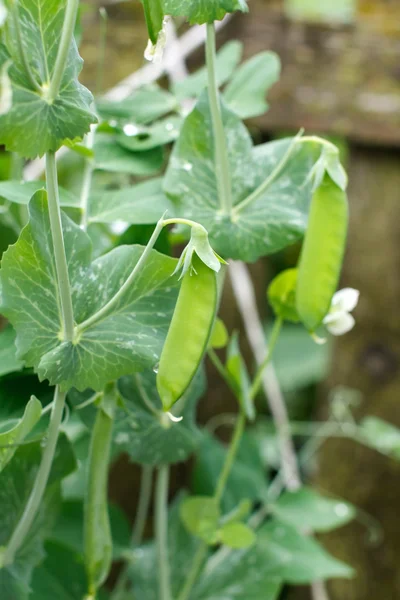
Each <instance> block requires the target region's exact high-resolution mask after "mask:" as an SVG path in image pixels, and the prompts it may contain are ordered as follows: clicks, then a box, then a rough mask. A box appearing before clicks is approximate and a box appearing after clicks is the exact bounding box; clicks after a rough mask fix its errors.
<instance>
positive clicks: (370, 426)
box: [359, 417, 400, 460]
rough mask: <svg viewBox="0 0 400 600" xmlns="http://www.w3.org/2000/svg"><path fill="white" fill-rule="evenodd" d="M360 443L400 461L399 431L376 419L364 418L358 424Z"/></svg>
mask: <svg viewBox="0 0 400 600" xmlns="http://www.w3.org/2000/svg"><path fill="white" fill-rule="evenodd" d="M359 432H360V434H361V437H360V441H362V442H363V443H364V444H366V445H367V446H369V447H370V448H374V449H375V450H378V452H381V453H382V454H386V455H387V456H391V457H392V458H396V459H397V460H400V429H399V428H398V427H395V426H394V425H392V424H391V423H387V422H386V421H383V419H378V418H377V417H365V418H364V419H363V420H362V421H361V423H360V429H359Z"/></svg>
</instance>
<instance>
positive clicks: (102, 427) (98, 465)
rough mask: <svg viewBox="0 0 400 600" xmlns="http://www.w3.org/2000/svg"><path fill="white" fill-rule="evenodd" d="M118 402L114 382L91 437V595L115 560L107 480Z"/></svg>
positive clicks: (87, 560) (88, 508)
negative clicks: (115, 411) (113, 559)
mask: <svg viewBox="0 0 400 600" xmlns="http://www.w3.org/2000/svg"><path fill="white" fill-rule="evenodd" d="M115 402H116V390H115V386H114V385H113V384H112V385H110V386H107V388H106V390H105V392H104V395H103V399H102V402H101V405H100V407H99V408H98V411H97V416H96V421H95V424H94V427H93V431H92V435H91V440H90V449H89V465H88V478H87V488H86V497H85V520H84V523H85V567H86V573H87V577H88V584H89V594H90V597H91V598H95V595H96V591H97V590H98V588H99V587H100V586H101V585H102V584H103V583H104V581H105V580H106V578H107V575H108V573H109V571H110V567H111V562H112V535H111V528H110V520H109V516H108V508H107V487H108V485H107V484H108V466H109V462H110V450H111V440H112V428H113V413H114V407H115Z"/></svg>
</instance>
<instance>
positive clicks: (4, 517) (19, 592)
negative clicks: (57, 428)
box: [0, 440, 70, 600]
mask: <svg viewBox="0 0 400 600" xmlns="http://www.w3.org/2000/svg"><path fill="white" fill-rule="evenodd" d="M64 441H65V440H64ZM64 441H62V444H64ZM40 459H41V447H40V444H39V443H34V444H28V445H26V446H22V447H20V448H19V449H18V450H17V452H16V453H15V455H14V458H13V460H12V461H11V462H10V463H9V464H8V465H7V466H6V468H5V469H4V470H3V471H2V472H1V473H0V504H1V506H2V507H7V510H3V511H2V512H1V513H0V548H1V547H4V546H5V545H6V544H7V542H8V540H9V538H10V536H11V534H12V532H13V531H14V529H15V526H16V524H17V523H18V521H19V519H20V516H21V514H22V511H23V509H24V508H25V506H26V502H27V500H28V498H29V495H30V492H31V489H32V486H33V484H34V481H35V478H36V474H37V469H38V466H39V462H40ZM56 462H57V464H56V466H55V468H54V469H52V473H51V477H50V481H49V486H48V488H47V491H46V493H45V496H44V498H43V500H42V502H41V504H40V509H39V512H38V514H37V516H36V518H35V521H34V523H33V525H32V527H31V529H30V531H29V535H27V536H26V538H25V540H24V542H23V544H22V546H21V547H20V549H19V550H18V552H17V555H16V557H15V561H14V563H13V564H12V565H10V566H7V567H4V568H1V566H0V592H1V598H2V599H3V598H4V599H6V598H7V599H10V600H25V599H26V598H27V597H28V591H29V584H30V580H31V577H32V571H33V569H34V568H35V566H36V565H37V564H38V563H40V562H41V560H42V559H43V541H44V538H45V536H46V535H47V534H48V532H49V530H50V528H51V526H52V524H53V522H54V519H55V513H56V511H57V508H58V505H59V502H60V487H59V480H60V477H63V476H65V475H66V474H68V472H69V469H70V465H69V464H68V463H69V460H68V459H67V462H66V463H65V462H64V458H63V456H62V455H60V454H59V453H58V454H57V456H56Z"/></svg>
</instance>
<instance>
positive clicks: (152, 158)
mask: <svg viewBox="0 0 400 600" xmlns="http://www.w3.org/2000/svg"><path fill="white" fill-rule="evenodd" d="M162 162H163V152H162V148H154V149H152V150H146V151H144V152H131V151H130V150H127V149H126V148H123V147H122V146H121V145H120V144H118V142H117V141H116V139H115V138H114V136H111V135H108V134H98V135H96V140H95V144H94V163H95V167H96V169H100V170H102V171H112V172H116V173H128V174H129V175H143V176H144V175H153V174H154V173H156V172H157V171H159V170H160V168H161V166H162Z"/></svg>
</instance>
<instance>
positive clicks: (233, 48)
mask: <svg viewBox="0 0 400 600" xmlns="http://www.w3.org/2000/svg"><path fill="white" fill-rule="evenodd" d="M242 52H243V44H242V43H241V42H239V41H238V40H230V41H229V42H227V43H226V44H224V45H223V46H222V47H221V48H220V49H219V51H218V52H217V57H216V60H215V74H216V78H217V84H218V87H220V86H221V85H224V83H226V82H227V81H228V80H229V79H230V78H231V77H232V75H233V73H234V72H235V69H236V67H237V66H238V64H239V62H240V59H241V57H242ZM205 87H207V69H206V67H202V68H201V69H198V70H197V71H195V72H194V73H192V74H191V75H188V76H187V77H185V78H184V79H182V80H181V81H177V82H176V83H174V84H173V86H172V89H173V91H174V94H175V95H176V96H177V97H178V98H179V99H181V100H182V99H184V98H189V97H193V98H196V97H197V96H199V95H200V93H201V92H202V91H203V89H204V88H205Z"/></svg>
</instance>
